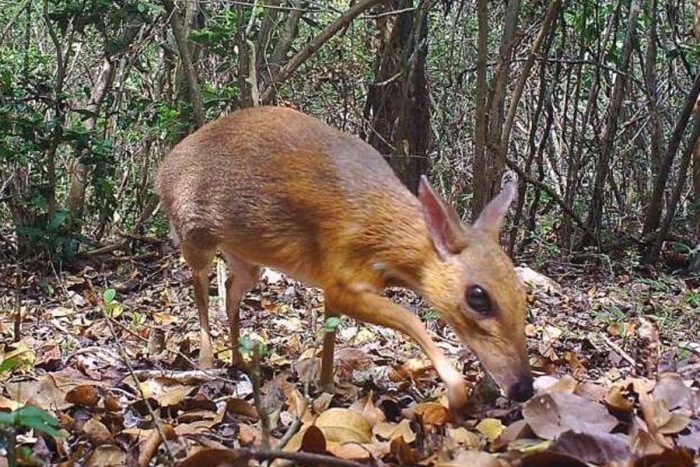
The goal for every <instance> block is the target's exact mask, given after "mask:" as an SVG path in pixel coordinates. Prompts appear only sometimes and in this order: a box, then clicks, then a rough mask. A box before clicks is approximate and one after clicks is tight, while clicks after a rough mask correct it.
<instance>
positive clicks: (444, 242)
mask: <svg viewBox="0 0 700 467" xmlns="http://www.w3.org/2000/svg"><path fill="white" fill-rule="evenodd" d="M418 200H419V201H420V204H421V206H422V207H423V217H424V219H425V223H426V224H427V226H428V232H429V233H430V239H431V240H432V242H433V246H434V247H435V250H436V251H437V252H438V254H439V255H440V257H441V258H442V259H443V260H445V259H447V258H448V257H449V256H450V255H454V254H457V253H459V252H460V251H462V250H463V249H464V248H465V247H466V246H467V234H466V232H465V230H464V227H463V226H462V223H461V222H460V219H459V216H458V215H457V212H456V211H455V210H454V209H453V208H452V207H451V206H449V205H448V204H447V203H446V202H445V201H444V200H443V199H442V198H441V197H440V195H438V194H437V193H435V191H434V190H433V188H432V187H431V186H430V183H428V178H427V177H426V176H425V175H422V176H421V178H420V183H419V184H418Z"/></svg>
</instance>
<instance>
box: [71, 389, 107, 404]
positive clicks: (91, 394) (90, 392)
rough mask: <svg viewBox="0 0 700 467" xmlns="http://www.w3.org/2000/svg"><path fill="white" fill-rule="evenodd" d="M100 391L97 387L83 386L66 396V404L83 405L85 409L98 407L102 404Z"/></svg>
mask: <svg viewBox="0 0 700 467" xmlns="http://www.w3.org/2000/svg"><path fill="white" fill-rule="evenodd" d="M100 397H101V396H100V391H99V388H98V387H96V386H92V385H89V384H82V385H80V386H77V387H75V388H73V389H71V390H70V391H68V393H67V394H66V402H70V403H71V404H76V405H82V406H83V407H96V406H97V404H98V402H100Z"/></svg>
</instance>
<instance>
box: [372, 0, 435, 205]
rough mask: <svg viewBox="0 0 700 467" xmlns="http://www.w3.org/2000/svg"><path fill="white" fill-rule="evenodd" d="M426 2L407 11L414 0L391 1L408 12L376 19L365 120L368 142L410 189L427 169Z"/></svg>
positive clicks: (392, 4)
mask: <svg viewBox="0 0 700 467" xmlns="http://www.w3.org/2000/svg"><path fill="white" fill-rule="evenodd" d="M429 4H430V2H429V1H425V0H421V1H420V3H419V5H418V8H417V9H415V10H414V11H410V8H411V7H412V6H413V0H393V1H391V2H390V3H389V4H388V5H387V9H391V10H408V11H404V12H403V13H400V14H398V15H396V16H380V17H379V18H377V26H378V30H379V34H380V40H379V50H378V52H379V54H378V55H379V60H378V62H377V64H376V68H375V83H374V84H373V85H372V86H371V87H370V92H369V94H368V96H367V104H366V105H365V119H366V120H368V121H370V122H371V128H370V132H369V135H368V137H367V141H368V142H369V143H370V144H371V145H372V146H373V147H374V148H375V149H377V151H379V152H380V153H382V154H384V155H388V156H390V157H389V159H390V162H391V165H392V166H393V168H394V170H396V172H397V174H398V176H399V178H400V179H401V181H403V183H404V184H405V185H406V186H407V187H408V188H409V189H410V190H411V191H413V192H416V191H417V189H418V180H419V179H420V176H421V175H422V174H425V173H427V172H428V169H429V164H428V149H429V146H430V139H431V138H430V96H429V91H428V85H427V79H426V75H425V62H426V57H427V51H428V46H427V43H426V38H427V29H428V6H429Z"/></svg>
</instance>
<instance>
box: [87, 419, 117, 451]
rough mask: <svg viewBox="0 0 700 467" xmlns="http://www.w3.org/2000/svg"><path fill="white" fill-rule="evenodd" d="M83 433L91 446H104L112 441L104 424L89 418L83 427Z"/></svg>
mask: <svg viewBox="0 0 700 467" xmlns="http://www.w3.org/2000/svg"><path fill="white" fill-rule="evenodd" d="M83 433H85V435H86V436H87V437H88V439H89V440H90V442H91V443H92V445H93V446H97V445H100V444H106V443H108V442H109V441H110V440H111V439H112V434H111V433H110V432H109V430H108V429H107V427H106V426H104V424H103V423H102V422H100V421H98V420H96V419H94V418H91V419H90V420H88V421H87V422H85V424H84V425H83Z"/></svg>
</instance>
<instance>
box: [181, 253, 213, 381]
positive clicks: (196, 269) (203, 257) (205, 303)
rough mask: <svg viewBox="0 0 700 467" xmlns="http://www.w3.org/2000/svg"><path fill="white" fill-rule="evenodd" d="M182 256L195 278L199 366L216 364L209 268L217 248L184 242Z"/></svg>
mask: <svg viewBox="0 0 700 467" xmlns="http://www.w3.org/2000/svg"><path fill="white" fill-rule="evenodd" d="M181 249H182V256H184V257H185V261H187V264H188V265H189V266H190V267H191V268H192V278H193V280H194V302H195V305H196V306H197V312H198V313H199V325H200V329H199V340H200V348H199V367H200V368H202V369H207V368H212V367H213V366H214V351H213V349H212V344H211V329H210V327H209V269H210V266H211V262H212V259H213V258H214V254H215V252H216V250H215V249H214V248H202V247H201V244H197V243H196V242H183V243H182V245H181Z"/></svg>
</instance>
